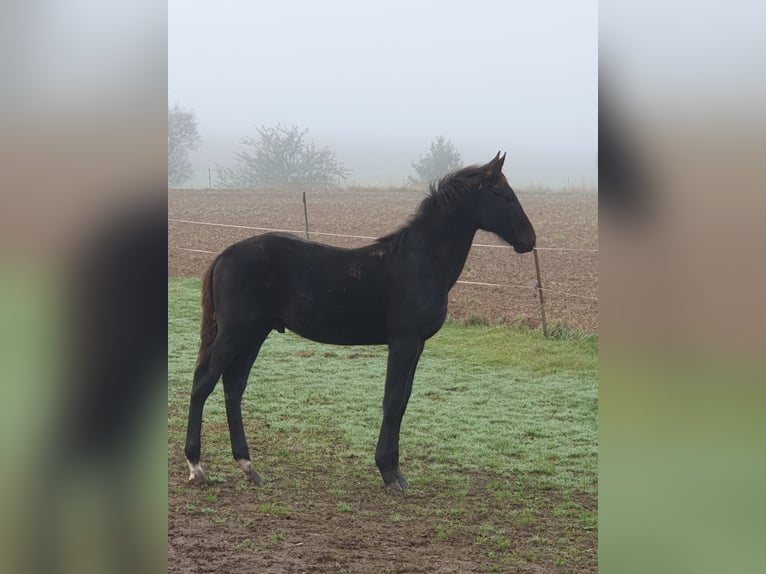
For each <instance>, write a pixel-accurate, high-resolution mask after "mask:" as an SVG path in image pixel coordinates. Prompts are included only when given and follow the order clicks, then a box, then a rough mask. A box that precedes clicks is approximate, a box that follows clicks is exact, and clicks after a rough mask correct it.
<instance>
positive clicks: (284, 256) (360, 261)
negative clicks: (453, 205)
mask: <svg viewBox="0 0 766 574" xmlns="http://www.w3.org/2000/svg"><path fill="white" fill-rule="evenodd" d="M384 259H385V250H384V248H383V247H381V246H378V245H370V246H366V247H362V248H358V249H343V248H339V247H332V246H327V245H322V244H319V243H314V242H311V241H305V240H303V239H300V238H298V237H295V236H293V235H288V234H282V233H268V234H264V235H259V236H256V237H252V238H249V239H246V240H244V241H241V242H239V243H235V244H234V245H232V246H230V247H229V248H227V249H226V250H225V251H224V252H223V253H222V254H221V255H220V256H219V259H218V261H217V263H216V267H215V275H214V281H215V283H214V300H215V307H216V316H217V320H218V322H219V325H222V324H223V325H224V326H226V324H228V325H230V326H232V328H234V327H237V326H242V327H245V326H246V325H247V324H254V323H262V322H264V321H269V322H270V323H271V325H272V327H273V328H277V329H280V327H282V328H284V327H286V328H288V329H290V330H291V331H294V332H296V333H298V334H299V335H302V336H304V337H307V338H309V339H313V340H315V341H319V342H324V343H334V344H341V345H343V344H349V345H355V344H383V343H385V342H386V307H387V302H388V301H387V299H388V297H387V285H388V281H387V277H386V265H385V261H384ZM280 330H281V329H280Z"/></svg>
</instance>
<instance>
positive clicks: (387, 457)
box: [375, 338, 423, 493]
mask: <svg viewBox="0 0 766 574" xmlns="http://www.w3.org/2000/svg"><path fill="white" fill-rule="evenodd" d="M422 352H423V340H422V339H419V338H401V339H394V340H392V341H391V342H390V343H389V345H388V370H387V372H386V390H385V395H384V397H383V423H382V424H381V426H380V436H379V437H378V447H377V449H376V450H375V462H376V463H377V465H378V469H379V470H380V474H381V476H382V477H383V482H384V483H385V485H386V490H388V491H389V492H392V493H399V492H401V491H402V490H403V489H406V488H409V487H410V485H409V483H408V482H407V479H406V478H405V477H404V475H403V474H402V471H401V470H400V468H399V429H400V428H401V424H402V417H403V416H404V411H405V410H406V409H407V401H408V400H409V398H410V394H411V393H412V378H413V377H414V376H415V368H416V367H417V365H418V359H420V354H421V353H422Z"/></svg>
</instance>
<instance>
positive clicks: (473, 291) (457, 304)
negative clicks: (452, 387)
mask: <svg viewBox="0 0 766 574" xmlns="http://www.w3.org/2000/svg"><path fill="white" fill-rule="evenodd" d="M518 195H519V199H520V201H521V203H522V205H523V206H524V209H525V211H526V212H527V215H528V216H529V218H530V220H531V221H532V223H533V225H534V226H535V230H536V232H537V237H538V248H540V249H539V251H538V256H539V260H540V269H541V279H542V284H543V287H544V288H545V289H547V291H544V297H545V310H546V315H547V320H548V322H549V323H550V324H552V325H553V324H556V323H563V324H566V325H568V326H570V327H572V328H575V329H578V330H581V331H584V332H597V331H598V302H597V300H596V299H597V298H598V264H597V259H598V253H597V250H598V198H597V195H596V194H586V193H581V194H574V193H553V192H551V193H546V192H535V193H523V192H520V193H518ZM422 198H423V193H422V192H417V191H401V190H376V191H317V192H308V193H307V204H308V217H309V228H310V232H314V233H316V232H322V233H334V234H340V235H357V236H368V237H379V236H381V235H385V234H386V233H388V232H390V231H393V230H394V229H396V228H397V227H399V226H400V225H401V224H402V223H404V222H405V221H406V220H407V218H408V217H409V215H410V214H412V213H413V212H414V211H415V209H416V207H417V205H418V203H419V202H420V200H421V199H422ZM168 211H169V218H170V219H171V220H173V219H177V220H186V221H195V222H204V223H222V224H227V225H235V226H236V225H239V226H244V227H261V228H269V229H284V230H294V231H296V232H298V233H301V234H302V233H303V230H304V215H303V203H302V198H301V193H300V192H299V191H223V190H174V191H170V192H169V194H168ZM258 233H261V231H256V230H252V229H242V228H236V227H217V226H211V225H200V224H197V223H181V222H177V221H169V222H168V273H169V274H170V275H173V276H181V277H200V276H201V275H202V273H203V272H204V271H205V269H206V267H207V265H208V264H209V262H210V261H212V259H213V257H214V256H215V255H214V254H211V253H204V252H205V251H211V252H214V253H217V252H219V251H221V250H222V249H224V248H225V247H226V246H228V245H230V244H231V243H234V242H235V241H238V240H240V239H244V238H246V237H250V236H252V235H256V234H258ZM312 239H314V240H317V241H321V242H323V243H327V244H330V245H337V246H342V247H357V246H359V245H363V244H364V243H366V242H369V241H370V240H369V239H363V238H354V237H332V236H326V235H314V236H312ZM475 244H487V245H494V246H500V247H479V246H476V245H475V246H474V248H473V249H472V250H471V253H470V254H469V257H468V260H467V262H466V266H465V269H464V270H463V274H462V276H461V277H460V280H461V281H471V282H478V283H493V284H499V285H504V286H503V287H495V286H487V285H473V284H467V283H458V284H457V285H455V287H454V288H453V289H452V291H451V292H450V299H449V313H450V315H451V316H452V317H454V318H455V319H457V320H462V321H466V320H478V321H482V322H487V323H490V324H492V323H497V322H506V323H512V322H516V321H522V322H525V323H527V324H529V325H530V326H538V325H539V324H540V306H539V301H538V296H537V292H536V291H535V289H534V287H535V285H536V283H537V280H536V277H535V266H534V259H533V256H532V254H525V255H519V254H517V253H515V252H514V251H513V250H512V249H510V248H508V247H507V246H506V247H502V245H503V243H502V241H500V240H499V239H498V238H497V237H495V236H493V235H491V234H488V233H485V232H479V233H478V234H477V235H476V239H475ZM546 248H556V249H561V248H564V249H566V250H563V251H558V250H549V249H546ZM194 250H197V251H194Z"/></svg>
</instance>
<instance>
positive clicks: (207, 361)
mask: <svg viewBox="0 0 766 574" xmlns="http://www.w3.org/2000/svg"><path fill="white" fill-rule="evenodd" d="M244 342H245V340H244V339H243V338H242V337H241V336H237V334H236V333H225V332H224V333H221V332H219V333H218V336H217V337H216V339H215V341H213V344H212V345H211V346H210V351H208V354H207V356H206V357H204V358H203V360H202V361H201V362H200V364H199V365H197V368H196V369H195V370H194V383H193V385H192V392H191V400H190V401H189V422H188V425H187V427H186V446H185V448H184V453H185V454H186V462H187V464H188V465H189V473H190V474H189V482H193V483H196V484H204V483H205V473H203V472H202V468H201V467H200V463H199V460H200V442H201V439H200V435H201V434H202V411H203V409H204V407H205V401H206V400H207V398H208V397H209V396H210V393H212V392H213V389H214V388H215V385H216V383H217V382H218V379H219V378H221V374H222V373H223V371H224V369H226V367H228V366H229V363H230V362H231V361H232V359H233V358H234V357H235V356H236V355H237V353H238V352H239V351H240V349H241V348H242V345H243V344H244Z"/></svg>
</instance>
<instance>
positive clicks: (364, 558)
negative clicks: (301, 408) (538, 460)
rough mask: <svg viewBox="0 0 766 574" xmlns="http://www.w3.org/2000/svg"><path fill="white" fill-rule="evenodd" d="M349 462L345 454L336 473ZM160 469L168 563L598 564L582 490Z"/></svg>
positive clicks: (476, 481) (592, 504) (220, 567)
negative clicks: (395, 485)
mask: <svg viewBox="0 0 766 574" xmlns="http://www.w3.org/2000/svg"><path fill="white" fill-rule="evenodd" d="M182 464H183V461H182V460H180V459H179V460H177V461H175V462H174V463H173V469H177V468H178V466H179V465H182ZM232 464H233V463H232ZM355 464H359V463H358V462H357V463H355ZM355 464H354V463H352V464H349V465H347V464H346V463H344V468H345V469H346V476H352V475H354V474H355V470H359V469H355V468H354V466H355ZM366 470H370V469H366ZM331 474H332V473H331ZM170 476H171V484H170V491H169V499H168V505H169V509H170V510H171V512H170V513H169V519H168V572H171V573H178V574H182V573H183V574H186V573H190V572H268V573H303V572H317V573H319V572H325V573H330V572H355V573H357V572H358V573H362V574H365V573H376V574H380V573H404V572H407V573H409V572H434V573H437V572H438V573H447V574H449V573H455V574H457V573H463V572H534V573H545V572H559V573H560V572H596V570H597V566H596V550H597V536H596V531H595V529H594V528H592V527H589V526H588V525H587V524H584V523H582V522H581V521H578V520H577V519H576V518H575V515H577V514H580V515H582V514H583V513H592V514H594V515H595V513H596V511H597V509H596V499H595V497H593V496H589V495H585V494H580V495H577V496H576V497H574V498H572V499H569V500H567V501H563V500H562V499H561V498H560V497H559V495H557V494H555V493H553V492H551V491H547V492H546V491H539V492H533V491H525V490H524V489H523V488H519V487H518V486H515V485H514V484H513V483H512V482H507V483H503V482H502V481H501V482H498V480H497V478H492V477H490V476H482V475H478V474H472V475H467V474H464V473H463V474H461V475H460V476H459V477H458V478H459V480H457V481H456V485H459V486H457V487H450V486H449V484H446V485H441V486H437V487H434V486H433V485H432V486H425V487H423V488H420V489H418V488H415V489H414V491H413V493H412V494H408V495H406V496H400V497H390V496H388V495H386V494H385V493H384V492H383V489H382V488H381V487H380V486H377V485H374V484H373V482H372V481H370V480H366V479H364V480H353V481H352V480H347V479H346V480H343V481H341V484H342V485H343V488H342V490H339V489H338V488H337V485H338V484H339V482H338V481H337V480H335V479H334V478H333V476H331V475H330V476H328V475H327V474H325V475H324V476H323V475H322V473H321V471H320V470H319V469H315V468H301V467H299V466H289V465H285V466H281V467H280V468H279V469H274V473H273V475H272V481H271V482H269V483H268V485H267V486H266V487H261V488H257V487H251V486H248V485H246V484H245V483H244V481H243V479H241V478H239V477H236V476H231V475H230V476H229V477H228V478H226V479H225V480H224V482H222V483H218V484H214V485H212V486H210V487H208V488H205V489H199V488H193V487H187V486H185V484H184V483H183V482H181V481H180V480H179V476H178V473H177V472H171V473H170ZM296 484H300V485H302V487H301V488H296V487H295V485H296Z"/></svg>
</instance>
